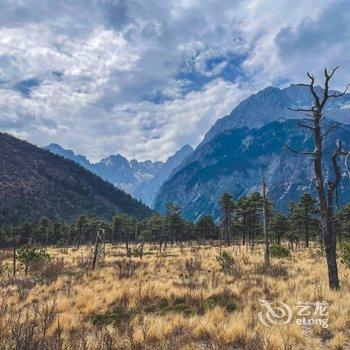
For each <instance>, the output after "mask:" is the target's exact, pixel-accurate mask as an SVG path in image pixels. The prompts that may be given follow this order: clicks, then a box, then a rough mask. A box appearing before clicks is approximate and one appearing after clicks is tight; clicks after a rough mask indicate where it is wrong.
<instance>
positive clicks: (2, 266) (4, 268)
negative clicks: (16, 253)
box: [0, 261, 7, 276]
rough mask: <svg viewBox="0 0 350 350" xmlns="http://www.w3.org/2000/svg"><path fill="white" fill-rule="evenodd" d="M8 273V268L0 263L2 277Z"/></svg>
mask: <svg viewBox="0 0 350 350" xmlns="http://www.w3.org/2000/svg"><path fill="white" fill-rule="evenodd" d="M6 271H7V266H6V265H5V264H3V263H2V261H0V276H1V275H4V274H5V273H6Z"/></svg>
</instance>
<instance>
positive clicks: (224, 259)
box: [216, 250, 235, 274]
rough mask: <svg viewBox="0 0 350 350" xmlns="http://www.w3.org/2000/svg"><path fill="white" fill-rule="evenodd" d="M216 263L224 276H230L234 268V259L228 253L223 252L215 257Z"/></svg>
mask: <svg viewBox="0 0 350 350" xmlns="http://www.w3.org/2000/svg"><path fill="white" fill-rule="evenodd" d="M216 261H217V262H218V263H219V265H220V268H221V271H222V272H224V273H226V274H230V273H232V272H233V268H234V266H235V259H234V258H233V256H232V255H231V254H230V253H228V252H226V251H225V250H224V251H223V252H221V253H220V254H219V255H218V256H217V257H216Z"/></svg>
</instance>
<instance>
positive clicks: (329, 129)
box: [321, 123, 342, 139]
mask: <svg viewBox="0 0 350 350" xmlns="http://www.w3.org/2000/svg"><path fill="white" fill-rule="evenodd" d="M340 125H342V123H335V124H333V125H331V126H330V127H329V128H328V129H327V130H326V131H325V133H324V134H323V135H322V136H321V137H322V138H323V139H324V138H325V137H326V136H327V135H328V134H329V133H330V132H331V131H332V130H333V129H336V128H339V126H340Z"/></svg>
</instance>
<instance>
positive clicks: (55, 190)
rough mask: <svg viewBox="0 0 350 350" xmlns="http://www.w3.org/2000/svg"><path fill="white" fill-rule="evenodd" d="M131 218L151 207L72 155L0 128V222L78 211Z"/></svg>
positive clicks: (72, 216) (66, 216) (60, 217)
mask: <svg viewBox="0 0 350 350" xmlns="http://www.w3.org/2000/svg"><path fill="white" fill-rule="evenodd" d="M117 212H123V213H126V214H128V215H131V216H135V217H137V218H143V217H145V216H148V215H150V214H151V213H152V211H151V209H149V208H148V207H146V206H145V205H143V204H141V203H140V202H138V201H137V200H135V199H133V198H132V197H131V196H130V195H128V194H126V193H125V192H123V191H121V190H119V189H117V188H115V187H114V186H113V185H112V184H110V183H108V182H106V181H104V180H102V179H101V178H100V177H98V176H97V175H94V174H92V173H91V172H89V171H88V170H86V169H84V168H82V167H80V166H78V165H77V164H76V163H74V162H73V161H70V160H67V159H64V158H62V157H60V156H56V155H54V154H52V153H50V152H48V151H46V150H43V149H41V148H38V147H36V146H34V145H32V144H30V143H28V142H25V141H21V140H19V139H17V138H15V137H13V136H10V135H7V134H3V133H0V224H18V223H21V222H24V221H28V220H30V221H34V220H39V219H40V218H41V217H43V216H46V217H48V218H49V219H52V220H69V221H71V220H75V219H76V217H77V216H78V215H80V214H86V215H89V216H90V217H93V216H98V217H102V218H106V219H109V218H111V217H112V216H113V215H115V214H116V213H117Z"/></svg>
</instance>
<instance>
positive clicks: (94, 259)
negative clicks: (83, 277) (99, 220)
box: [91, 232, 98, 270]
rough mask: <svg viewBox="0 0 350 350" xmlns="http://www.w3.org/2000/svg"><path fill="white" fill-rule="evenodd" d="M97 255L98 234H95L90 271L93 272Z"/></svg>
mask: <svg viewBox="0 0 350 350" xmlns="http://www.w3.org/2000/svg"><path fill="white" fill-rule="evenodd" d="M97 254H98V233H97V232H96V237H95V248H94V256H93V259H92V264H91V269H92V270H94V269H95V267H96V261H97Z"/></svg>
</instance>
